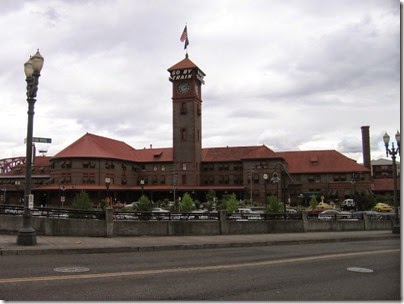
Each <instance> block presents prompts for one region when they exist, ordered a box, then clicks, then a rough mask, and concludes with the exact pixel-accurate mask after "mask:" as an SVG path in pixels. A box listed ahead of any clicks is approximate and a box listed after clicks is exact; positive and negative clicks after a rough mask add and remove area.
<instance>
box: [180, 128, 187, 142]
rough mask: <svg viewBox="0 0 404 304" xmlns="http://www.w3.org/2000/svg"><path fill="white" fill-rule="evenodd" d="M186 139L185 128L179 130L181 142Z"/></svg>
mask: <svg viewBox="0 0 404 304" xmlns="http://www.w3.org/2000/svg"><path fill="white" fill-rule="evenodd" d="M186 139H187V130H186V129H185V128H183V129H181V140H186Z"/></svg>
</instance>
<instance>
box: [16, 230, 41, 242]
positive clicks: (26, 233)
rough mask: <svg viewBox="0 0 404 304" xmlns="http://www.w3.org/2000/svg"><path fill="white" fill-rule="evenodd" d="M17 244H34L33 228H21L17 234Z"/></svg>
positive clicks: (34, 233) (34, 234)
mask: <svg viewBox="0 0 404 304" xmlns="http://www.w3.org/2000/svg"><path fill="white" fill-rule="evenodd" d="M17 245H22V246H33V245H36V232H35V230H34V229H32V230H25V229H21V230H20V231H18V235H17Z"/></svg>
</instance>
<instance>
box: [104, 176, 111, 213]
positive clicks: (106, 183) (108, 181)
mask: <svg viewBox="0 0 404 304" xmlns="http://www.w3.org/2000/svg"><path fill="white" fill-rule="evenodd" d="M109 185H111V178H110V177H106V178H105V187H107V198H106V203H107V207H110V204H109Z"/></svg>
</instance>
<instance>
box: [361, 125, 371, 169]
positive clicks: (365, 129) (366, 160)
mask: <svg viewBox="0 0 404 304" xmlns="http://www.w3.org/2000/svg"><path fill="white" fill-rule="evenodd" d="M361 129H362V153H363V165H364V166H365V167H366V168H368V169H369V170H371V163H370V136H369V126H362V127H361Z"/></svg>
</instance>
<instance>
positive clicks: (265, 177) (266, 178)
mask: <svg viewBox="0 0 404 304" xmlns="http://www.w3.org/2000/svg"><path fill="white" fill-rule="evenodd" d="M263 178H264V207H265V209H267V183H268V174H266V173H264V175H263Z"/></svg>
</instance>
